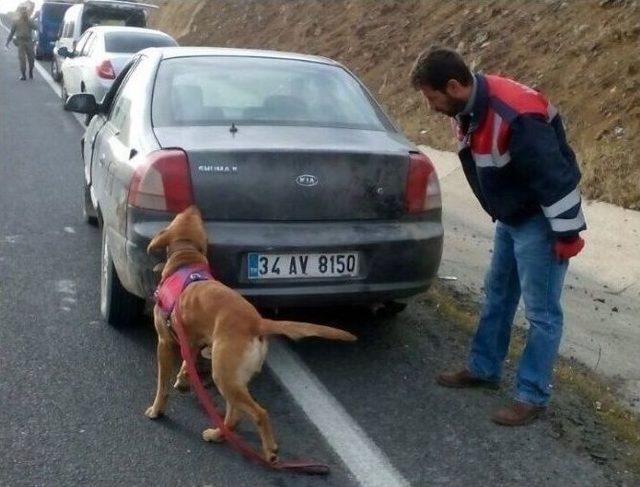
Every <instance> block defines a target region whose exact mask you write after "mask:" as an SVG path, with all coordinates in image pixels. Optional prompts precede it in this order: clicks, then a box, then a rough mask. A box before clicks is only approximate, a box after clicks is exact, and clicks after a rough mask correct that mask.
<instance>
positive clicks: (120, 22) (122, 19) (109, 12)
mask: <svg viewBox="0 0 640 487" xmlns="http://www.w3.org/2000/svg"><path fill="white" fill-rule="evenodd" d="M97 25H117V26H124V27H146V18H145V14H144V10H142V9H139V8H124V7H111V6H106V5H87V6H86V8H85V10H84V13H83V14H82V32H84V31H85V30H87V29H89V28H91V27H95V26H97Z"/></svg>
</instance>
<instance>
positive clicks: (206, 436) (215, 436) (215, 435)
mask: <svg viewBox="0 0 640 487" xmlns="http://www.w3.org/2000/svg"><path fill="white" fill-rule="evenodd" d="M202 439H203V440H204V441H215V442H216V443H220V442H221V441H222V440H223V437H222V433H221V432H220V430H219V429H218V428H216V429H213V428H209V429H206V430H204V431H203V432H202Z"/></svg>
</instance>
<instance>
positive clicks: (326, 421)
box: [0, 22, 411, 487]
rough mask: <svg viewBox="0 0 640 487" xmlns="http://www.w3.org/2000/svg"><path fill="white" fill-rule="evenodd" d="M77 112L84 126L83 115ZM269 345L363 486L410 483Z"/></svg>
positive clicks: (292, 361) (292, 359) (298, 397)
mask: <svg viewBox="0 0 640 487" xmlns="http://www.w3.org/2000/svg"><path fill="white" fill-rule="evenodd" d="M0 23H1V22H0ZM2 27H4V28H5V29H6V30H7V31H9V29H7V27H6V26H5V25H4V24H2ZM36 69H37V70H38V72H39V73H40V75H41V76H42V77H43V78H44V80H45V81H46V82H47V83H48V84H49V86H50V87H51V89H53V91H54V93H56V95H58V96H60V91H59V90H60V88H59V87H58V85H57V84H56V82H55V81H53V78H52V77H51V76H50V75H49V73H48V72H47V71H46V70H45V69H44V68H43V67H42V66H41V65H40V64H39V63H36ZM74 115H76V120H77V121H78V123H79V124H80V125H81V126H82V128H83V129H84V127H85V125H84V122H83V121H82V118H81V117H80V116H79V115H77V114H74ZM270 347H271V351H270V353H269V357H268V359H267V365H268V366H269V368H270V369H271V371H272V372H273V374H274V375H275V376H276V378H277V379H278V380H279V381H280V383H281V384H282V386H283V387H284V388H285V389H287V390H288V391H289V393H290V394H291V396H292V397H293V398H294V400H295V401H296V402H297V403H298V405H299V406H300V408H301V409H302V410H303V411H304V413H305V414H306V415H307V418H309V421H311V422H312V423H313V424H314V425H315V427H316V428H317V429H318V431H319V432H320V434H321V435H322V436H323V437H324V439H325V440H326V441H327V443H329V445H330V446H331V448H332V449H333V450H334V451H335V452H336V454H337V455H338V456H339V457H340V459H341V460H342V461H343V462H344V464H345V466H346V467H347V469H349V471H351V473H352V474H353V475H354V476H355V478H356V480H357V481H358V483H359V484H360V485H361V486H362V487H409V486H410V485H411V484H410V483H409V482H408V481H407V479H405V478H404V477H403V476H402V475H401V474H400V472H398V471H397V470H396V469H395V467H394V466H393V465H392V464H391V462H390V461H389V459H388V458H387V457H386V455H385V454H384V453H383V452H382V451H381V450H380V449H379V448H378V447H377V446H376V444H375V443H374V442H373V441H372V440H371V439H370V438H369V437H368V436H367V434H366V433H365V432H364V430H362V428H360V426H358V424H357V423H356V422H355V420H354V419H353V418H351V416H349V414H348V413H347V412H346V411H345V409H344V408H343V407H342V406H341V405H340V403H339V402H338V401H337V399H336V398H335V397H333V396H332V395H331V393H330V392H329V391H328V390H327V389H326V388H325V387H324V385H322V383H321V382H320V380H319V379H318V378H317V377H316V376H315V375H314V374H313V373H312V372H311V371H310V370H309V369H308V368H307V366H306V365H305V364H304V363H303V362H302V361H301V360H300V359H299V358H298V357H297V356H296V355H295V353H294V352H292V351H291V350H290V349H288V348H287V346H286V345H284V344H283V343H282V342H281V341H279V340H272V341H271V345H270Z"/></svg>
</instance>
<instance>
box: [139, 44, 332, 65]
mask: <svg viewBox="0 0 640 487" xmlns="http://www.w3.org/2000/svg"><path fill="white" fill-rule="evenodd" d="M150 50H153V51H154V52H156V53H159V54H160V56H161V57H162V58H163V59H171V58H180V57H197V56H229V57H253V58H255V57H258V58H265V59H267V58H271V59H289V60H293V61H308V62H314V63H321V64H331V65H334V66H340V63H337V62H336V61H333V60H332V59H329V58H326V57H323V56H312V55H309V54H299V53H295V52H284V51H269V50H263V49H236V48H228V47H154V48H150Z"/></svg>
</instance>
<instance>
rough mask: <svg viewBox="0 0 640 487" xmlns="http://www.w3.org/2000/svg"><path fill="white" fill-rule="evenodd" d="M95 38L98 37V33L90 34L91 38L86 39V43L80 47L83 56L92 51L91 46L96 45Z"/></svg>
mask: <svg viewBox="0 0 640 487" xmlns="http://www.w3.org/2000/svg"><path fill="white" fill-rule="evenodd" d="M97 39H98V35H97V34H93V35H92V36H91V38H90V39H89V40H87V43H86V44H85V45H84V48H83V49H82V55H83V56H89V55H91V52H92V51H93V48H94V47H95V45H96V40H97Z"/></svg>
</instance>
